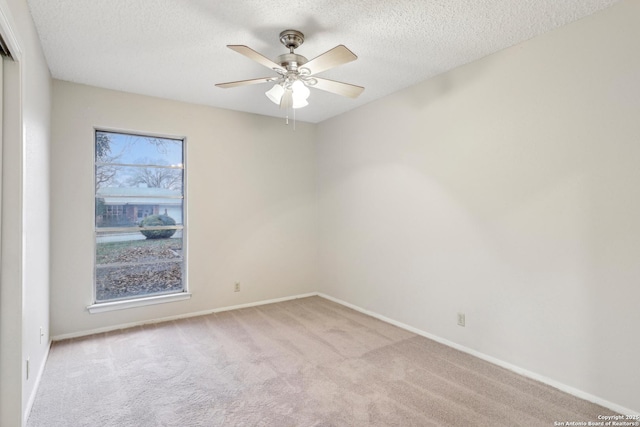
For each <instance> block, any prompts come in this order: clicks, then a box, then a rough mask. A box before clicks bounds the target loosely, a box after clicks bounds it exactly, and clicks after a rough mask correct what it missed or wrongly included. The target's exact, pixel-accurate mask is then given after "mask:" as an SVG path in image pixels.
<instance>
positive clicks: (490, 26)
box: [28, 0, 618, 123]
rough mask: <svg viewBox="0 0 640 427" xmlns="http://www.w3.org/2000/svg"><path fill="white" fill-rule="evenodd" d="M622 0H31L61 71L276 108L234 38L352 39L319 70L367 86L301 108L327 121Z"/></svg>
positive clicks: (321, 42)
mask: <svg viewBox="0 0 640 427" xmlns="http://www.w3.org/2000/svg"><path fill="white" fill-rule="evenodd" d="M617 1H618V0H507V1H505V0H474V1H470V0H366V1H355V0H354V1H344V0H296V1H284V0H233V1H231V0H135V1H132V0H109V1H104V0H56V1H51V0H28V3H29V6H30V8H31V11H32V14H33V18H34V21H35V23H36V27H37V29H38V33H39V35H40V39H41V41H42V45H43V47H44V52H45V55H46V58H47V62H48V64H49V68H50V69H51V73H52V75H53V77H54V78H57V79H61V80H68V81H71V82H76V83H83V84H88V85H93V86H99V87H104V88H109V89H116V90H122V91H127V92H133V93H139V94H145V95H152V96H158V97H162V98H169V99H175V100H180V101H186V102H192V103H197V104H205V105H211V106H216V107H222V108H229V109H232V110H240V111H247V112H252V113H258V114H264V115H269V116H275V117H284V112H283V111H281V110H280V109H279V108H278V107H277V106H276V105H274V104H272V103H271V102H270V101H269V100H268V99H267V98H266V97H265V96H264V92H265V91H266V90H268V89H269V88H270V87H271V85H270V84H260V85H253V86H245V87H238V88H231V89H221V88H217V87H215V86H214V84H215V83H222V82H228V81H235V80H246V79H252V78H257V77H267V76H270V75H275V73H273V72H271V71H270V70H269V69H267V68H265V67H263V66H261V65H259V64H257V63H254V62H252V61H251V60H249V59H247V58H246V57H244V56H242V55H240V54H238V53H236V52H234V51H232V50H230V49H227V48H226V47H225V46H226V45H227V44H244V45H247V46H249V47H251V48H253V49H255V50H257V51H258V52H260V53H262V54H263V55H265V56H266V57H268V58H270V59H275V58H276V57H277V56H278V55H280V54H282V53H286V49H285V48H284V47H283V46H282V45H281V44H280V42H279V40H278V34H279V33H280V31H282V30H285V29H288V28H292V29H297V30H300V31H302V32H303V33H304V34H305V42H304V44H303V45H302V46H301V47H300V48H298V49H297V50H296V53H299V54H301V55H304V56H306V57H307V58H308V59H311V58H314V57H315V56H317V55H320V54H321V53H323V52H325V51H327V50H329V49H331V48H333V47H334V46H336V45H338V44H344V45H346V46H347V47H348V48H349V49H350V50H352V51H353V52H354V53H355V54H356V55H358V60H357V61H354V62H351V63H349V64H346V65H342V66H340V67H338V68H334V69H332V70H329V71H326V72H324V73H321V74H320V77H326V78H330V79H333V80H339V81H344V82H348V83H353V84H357V85H360V86H364V87H365V91H364V92H363V93H362V95H360V97H359V98H357V99H355V100H353V99H349V98H343V97H341V96H338V95H333V94H329V93H326V92H322V91H319V90H317V89H316V90H313V89H312V94H311V97H310V98H309V106H307V107H305V108H302V109H299V110H296V118H297V120H302V121H308V122H316V123H317V122H320V121H322V120H325V119H327V118H330V117H332V116H335V115H338V114H340V113H343V112H345V111H348V110H350V109H353V108H355V107H357V106H359V105H362V104H365V103H367V102H370V101H373V100H375V99H378V98H381V97H383V96H385V95H388V94H390V93H392V92H395V91H398V90H400V89H402V88H405V87H408V86H410V85H413V84H415V83H418V82H420V81H422V80H426V79H428V78H430V77H433V76H435V75H437V74H440V73H442V72H445V71H447V70H450V69H452V68H455V67H458V66H460V65H462V64H465V63H468V62H471V61H474V60H476V59H479V58H481V57H484V56H486V55H489V54H491V53H493V52H496V51H498V50H501V49H504V48H506V47H509V46H512V45H514V44H517V43H519V42H522V41H524V40H527V39H530V38H532V37H535V36H537V35H539V34H542V33H544V32H547V31H550V30H552V29H554V28H557V27H559V26H561V25H564V24H567V23H569V22H572V21H575V20H577V19H580V18H582V17H584V16H587V15H589V14H591V13H594V12H596V11H598V10H600V9H603V8H606V7H608V6H610V5H612V4H614V3H616V2H617Z"/></svg>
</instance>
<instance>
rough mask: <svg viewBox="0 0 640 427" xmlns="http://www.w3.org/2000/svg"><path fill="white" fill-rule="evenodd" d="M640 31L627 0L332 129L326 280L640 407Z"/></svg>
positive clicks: (328, 130) (396, 315)
mask: <svg viewBox="0 0 640 427" xmlns="http://www.w3.org/2000/svg"><path fill="white" fill-rule="evenodd" d="M638 40H640V2H638V1H635V0H629V1H624V2H622V3H619V4H618V5H616V6H614V7H612V8H611V9H608V10H605V11H603V12H600V13H597V14H596V15H593V16H591V17H589V18H586V19H583V20H581V21H578V22H576V23H573V24H571V25H568V26H566V27H564V28H561V29H559V30H556V31H553V32H551V33H549V34H546V35H544V36H542V37H538V38H536V39H533V40H530V41H528V42H526V43H523V44H520V45H518V46H515V47H512V48H510V49H507V50H505V51H502V52H499V53H497V54H494V55H492V56H490V57H487V58H485V59H483V60H481V61H478V62H474V63H472V64H469V65H466V66H464V67H461V68H459V69H456V70H454V71H452V72H449V73H446V74H443V75H441V76H439V77H437V78H434V79H432V80H429V81H426V82H424V83H422V84H419V85H417V86H414V87H411V88H408V89H406V90H404V91H402V92H400V93H397V94H394V95H392V96H389V97H387V98H385V99H382V100H379V101H376V102H373V103H371V104H368V105H366V106H364V107H362V108H359V109H357V110H355V111H352V112H350V113H347V114H344V115H341V116H339V117H337V118H334V119H331V120H328V121H326V122H323V123H321V124H320V125H319V128H318V158H319V166H318V168H319V172H318V173H319V192H320V202H319V206H320V212H319V218H320V224H321V226H320V236H321V239H320V259H321V264H320V274H321V279H320V280H321V283H320V288H321V289H322V290H323V291H324V292H326V293H327V294H329V295H332V296H334V297H337V298H339V299H342V300H345V301H347V302H350V303H353V304H356V305H358V306H361V307H363V308H365V309H368V310H372V311H374V312H377V313H380V314H382V315H384V316H387V317H389V318H392V319H395V320H398V321H400V322H403V323H405V324H408V325H411V326H413V327H416V328H419V329H421V330H423V331H426V332H428V333H431V334H434V335H436V336H439V337H442V338H444V339H447V340H450V341H453V342H455V343H458V344H460V345H463V346H466V347H467V348H471V349H474V350H476V351H478V352H481V353H484V354H486V355H489V356H492V357H495V358H498V359H500V360H502V361H505V362H507V363H510V364H513V365H516V366H519V367H522V368H524V369H527V370H529V371H531V372H534V373H537V374H539V375H542V376H545V377H547V378H550V379H552V380H554V381H558V382H561V383H564V384H565V385H568V386H570V387H574V388H576V389H578V390H582V391H584V392H586V393H589V394H591V395H593V396H596V397H599V398H601V399H604V400H607V401H610V402H614V403H615V404H618V405H622V406H623V407H626V408H630V409H633V410H636V411H640V393H639V392H638V384H640V369H638V354H640V338H639V335H638V331H639V330H640V310H639V309H638V301H640V286H638V284H639V283H640V196H639V195H640V191H639V188H638V185H639V184H640V167H639V166H638V165H639V164H640V120H639V117H640V116H639V113H640V56H639V55H638V54H637V52H638ZM458 312H464V313H466V320H467V326H466V327H465V328H462V327H459V326H457V325H456V313H458Z"/></svg>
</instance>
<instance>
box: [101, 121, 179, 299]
mask: <svg viewBox="0 0 640 427" xmlns="http://www.w3.org/2000/svg"><path fill="white" fill-rule="evenodd" d="M95 137H96V139H95V153H96V158H95V165H94V167H95V214H96V218H95V238H96V254H95V260H96V264H95V295H96V302H106V301H111V300H122V299H131V298H139V297H144V296H149V295H158V294H167V293H176V292H182V291H184V290H185V283H184V277H183V272H184V248H183V234H184V230H183V226H184V217H183V212H184V201H183V200H184V164H183V159H184V155H183V148H184V141H182V140H176V139H170V138H157V137H151V136H140V135H129V134H119V133H114V132H104V131H96V134H95Z"/></svg>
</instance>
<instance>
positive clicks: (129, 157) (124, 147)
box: [96, 131, 183, 166]
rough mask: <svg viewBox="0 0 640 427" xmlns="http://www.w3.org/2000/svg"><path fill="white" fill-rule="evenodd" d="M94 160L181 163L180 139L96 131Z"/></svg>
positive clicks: (141, 163) (165, 164)
mask: <svg viewBox="0 0 640 427" xmlns="http://www.w3.org/2000/svg"><path fill="white" fill-rule="evenodd" d="M96 162H104V163H121V164H136V165H138V164H139V165H164V166H169V165H176V166H177V165H182V163H183V155H182V140H177V139H168V138H156V137H150V136H140V135H128V134H121V133H113V132H102V131H97V132H96Z"/></svg>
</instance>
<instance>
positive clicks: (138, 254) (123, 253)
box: [96, 230, 182, 266]
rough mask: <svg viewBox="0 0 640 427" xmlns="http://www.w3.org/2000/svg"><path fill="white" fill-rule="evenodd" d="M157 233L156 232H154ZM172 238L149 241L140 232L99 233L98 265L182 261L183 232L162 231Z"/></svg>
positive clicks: (97, 245)
mask: <svg viewBox="0 0 640 427" xmlns="http://www.w3.org/2000/svg"><path fill="white" fill-rule="evenodd" d="M154 231H155V230H154ZM162 232H165V233H168V234H171V233H173V234H172V236H171V238H158V239H147V238H146V237H145V236H143V235H142V233H140V232H129V233H126V232H122V233H119V232H113V233H99V234H98V237H97V238H96V264H97V265H98V266H100V265H104V264H126V263H143V262H155V261H165V260H180V259H182V230H162Z"/></svg>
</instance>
